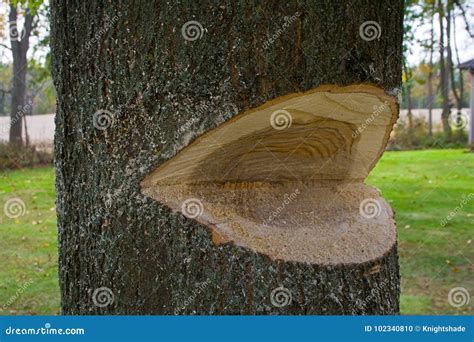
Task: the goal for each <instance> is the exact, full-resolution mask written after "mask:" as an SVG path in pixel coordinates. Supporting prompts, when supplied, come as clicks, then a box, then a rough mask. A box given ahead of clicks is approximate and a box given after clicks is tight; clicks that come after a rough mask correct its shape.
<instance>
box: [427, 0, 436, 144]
mask: <svg viewBox="0 0 474 342" xmlns="http://www.w3.org/2000/svg"><path fill="white" fill-rule="evenodd" d="M435 5H436V4H435V2H433V4H432V7H431V29H430V64H429V72H428V136H430V137H432V136H433V102H434V101H435V97H434V94H433V53H434V44H435V38H434V37H435V36H434V19H433V17H434V13H435Z"/></svg>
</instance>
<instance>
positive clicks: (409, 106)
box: [403, 59, 413, 134]
mask: <svg viewBox="0 0 474 342" xmlns="http://www.w3.org/2000/svg"><path fill="white" fill-rule="evenodd" d="M403 71H404V73H405V77H406V83H405V84H406V87H405V89H406V91H407V109H408V111H407V118H408V129H409V132H410V134H412V133H413V113H412V111H411V110H412V107H413V105H412V100H411V80H410V70H409V69H408V67H407V63H406V59H404V60H403Z"/></svg>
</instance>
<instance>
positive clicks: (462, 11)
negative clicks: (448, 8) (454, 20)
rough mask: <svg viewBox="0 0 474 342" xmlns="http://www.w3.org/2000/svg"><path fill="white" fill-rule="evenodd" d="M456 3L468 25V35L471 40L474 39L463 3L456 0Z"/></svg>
mask: <svg viewBox="0 0 474 342" xmlns="http://www.w3.org/2000/svg"><path fill="white" fill-rule="evenodd" d="M454 3H455V4H456V6H458V7H459V9H460V10H461V14H462V17H463V19H464V23H465V24H466V31H467V33H469V36H471V38H474V34H473V33H471V29H470V28H469V21H468V20H467V16H466V11H465V10H464V7H462V5H461V3H460V2H459V0H454Z"/></svg>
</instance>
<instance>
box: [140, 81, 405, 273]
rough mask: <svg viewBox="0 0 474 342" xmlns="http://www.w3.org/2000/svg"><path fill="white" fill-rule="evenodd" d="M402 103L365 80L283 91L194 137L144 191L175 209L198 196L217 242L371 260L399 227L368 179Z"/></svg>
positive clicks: (277, 254)
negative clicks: (368, 212) (372, 213)
mask: <svg viewBox="0 0 474 342" xmlns="http://www.w3.org/2000/svg"><path fill="white" fill-rule="evenodd" d="M397 110H398V108H397V105H396V102H395V101H394V99H393V98H391V97H389V96H387V95H386V94H385V93H384V92H383V90H381V89H379V88H376V87H374V86H371V85H365V84H361V85H353V86H347V87H337V86H324V87H320V88H317V89H314V90H311V91H308V92H306V93H298V94H291V95H288V96H283V97H281V98H278V99H275V100H272V101H269V102H268V103H266V104H264V105H263V106H261V107H258V108H255V109H253V110H250V111H247V112H244V113H241V114H239V115H237V116H236V117H234V118H233V119H231V120H229V121H228V122H226V123H224V124H222V125H221V126H219V127H217V128H216V129H214V130H212V131H210V132H208V133H206V134H204V135H202V136H201V137H199V138H198V139H196V140H195V141H194V142H193V143H192V144H191V145H189V146H188V147H187V148H185V149H184V150H182V151H181V152H180V153H178V154H177V155H176V156H175V157H173V158H171V159H170V160H169V161H168V162H166V163H164V164H163V165H161V166H160V167H159V168H158V169H157V170H155V171H154V172H153V173H152V174H150V175H149V176H148V177H147V178H146V179H145V180H144V181H143V182H142V190H143V193H144V194H146V195H147V196H149V197H152V198H154V199H155V200H157V201H159V202H161V203H164V204H166V205H167V206H168V207H170V208H172V209H173V210H175V211H183V207H182V206H183V203H184V202H185V201H186V200H188V199H198V200H199V202H200V205H201V204H202V208H201V209H202V211H203V212H202V214H200V215H197V216H196V217H195V219H196V220H198V221H199V222H201V223H203V224H205V225H207V226H208V227H210V229H211V230H212V236H213V241H214V243H215V244H216V245H218V244H223V243H233V244H236V245H239V246H243V247H247V248H250V249H252V250H254V251H257V252H260V253H262V254H265V255H268V256H270V257H271V258H274V259H283V260H292V261H302V262H310V263H317V264H340V263H354V262H357V263H361V262H365V261H368V260H373V259H376V258H378V257H380V256H382V255H383V254H385V253H386V252H387V251H388V250H389V249H390V248H392V247H393V245H394V243H395V239H396V234H395V224H394V221H393V212H392V211H391V209H390V207H389V206H388V205H387V204H386V203H385V202H384V201H383V199H382V198H381V197H380V196H379V194H378V192H377V191H375V190H374V189H372V188H370V187H367V186H366V185H364V184H363V180H364V179H365V178H366V177H367V175H368V173H369V172H370V170H371V169H372V168H373V166H374V165H375V163H376V161H377V160H378V158H379V157H380V155H381V152H382V151H383V149H384V147H385V144H386V141H387V138H388V135H389V132H390V130H391V128H392V125H393V123H394V121H395V119H396V117H397ZM279 115H280V116H281V117H280V119H281V122H280V124H281V126H278V123H279V122H278V116H279ZM364 199H371V200H373V201H374V202H376V203H377V205H378V208H377V210H379V211H380V212H379V213H378V215H377V216H376V217H374V218H366V217H364V216H362V215H361V214H360V210H359V207H360V204H361V202H362V201H363V200H364ZM275 211H278V215H275V216H276V217H275V218H274V219H272V220H270V219H269V218H270V217H271V216H272V213H273V212H275ZM185 214H186V213H185Z"/></svg>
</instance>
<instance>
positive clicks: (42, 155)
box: [0, 143, 53, 170]
mask: <svg viewBox="0 0 474 342" xmlns="http://www.w3.org/2000/svg"><path fill="white" fill-rule="evenodd" d="M52 162H53V155H52V151H51V149H49V150H48V149H39V148H37V147H34V146H33V147H18V146H13V145H10V144H5V143H0V170H6V169H20V168H24V167H34V166H43V165H50V164H52Z"/></svg>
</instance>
